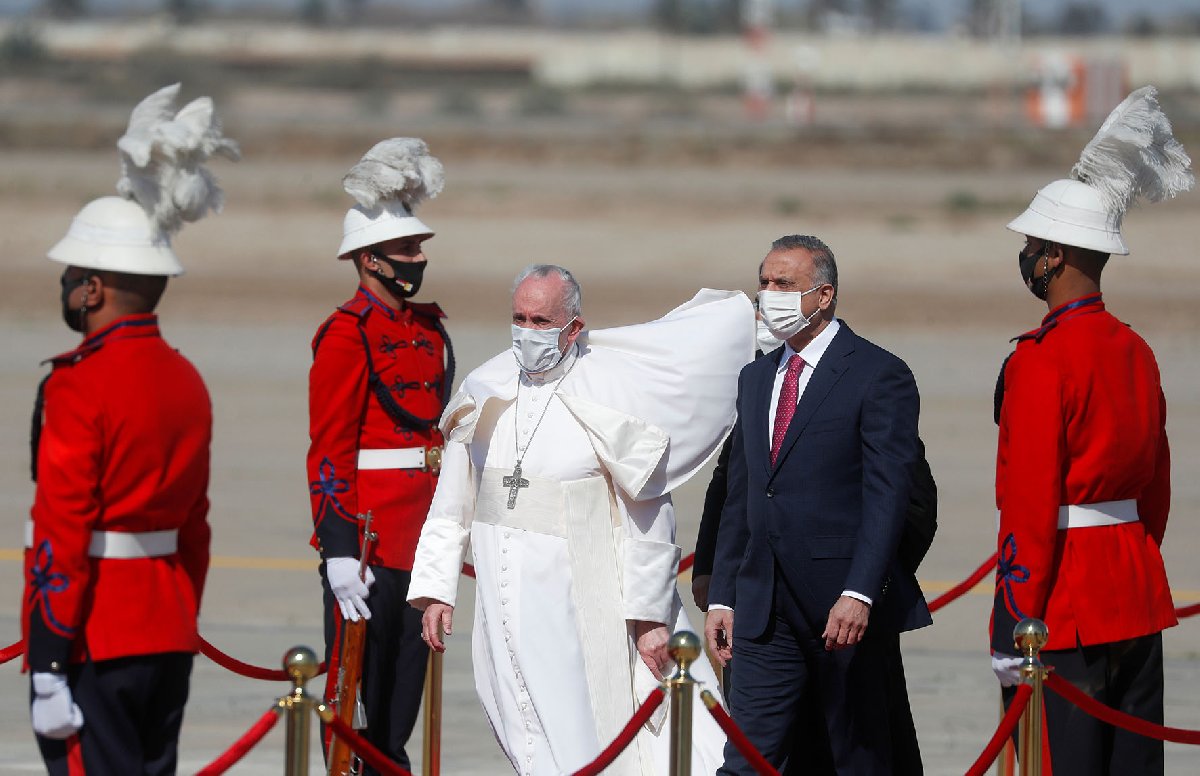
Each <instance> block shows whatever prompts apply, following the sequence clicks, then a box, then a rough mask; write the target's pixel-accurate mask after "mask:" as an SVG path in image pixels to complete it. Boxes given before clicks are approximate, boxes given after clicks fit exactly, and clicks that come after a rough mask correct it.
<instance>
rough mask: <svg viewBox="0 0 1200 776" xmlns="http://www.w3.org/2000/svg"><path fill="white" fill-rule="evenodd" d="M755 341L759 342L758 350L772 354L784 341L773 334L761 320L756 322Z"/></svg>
mask: <svg viewBox="0 0 1200 776" xmlns="http://www.w3.org/2000/svg"><path fill="white" fill-rule="evenodd" d="M754 339H755V340H756V341H757V342H758V349H759V350H761V351H762V352H763V353H770V352H771V351H772V350H774V349H775V348H777V347H779V346H780V345H782V344H783V340H781V339H779V338H778V337H776V336H775V335H774V334H772V333H771V330H770V329H768V328H767V324H765V323H763V322H762V319H761V318H759V319H758V320H757V321H755V322H754Z"/></svg>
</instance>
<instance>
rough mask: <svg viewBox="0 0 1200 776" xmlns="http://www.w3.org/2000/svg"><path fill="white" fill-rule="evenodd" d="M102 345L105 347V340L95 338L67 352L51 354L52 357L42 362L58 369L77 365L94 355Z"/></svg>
mask: <svg viewBox="0 0 1200 776" xmlns="http://www.w3.org/2000/svg"><path fill="white" fill-rule="evenodd" d="M102 347H104V340H103V339H99V340H95V341H93V342H88V343H86V344H83V345H80V346H79V347H77V348H75V349H74V350H68V351H67V352H66V353H60V354H58V355H57V356H51V357H50V358H47V359H45V360H44V361H42V363H43V364H50V365H51V366H53V367H54V368H55V369H58V368H59V367H60V366H75V365H76V364H78V363H79V362H80V361H82V360H84V359H85V358H87V357H88V356H90V355H92V354H93V353H95V352H96V351H97V350H99V349H100V348H102Z"/></svg>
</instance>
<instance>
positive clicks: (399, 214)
mask: <svg viewBox="0 0 1200 776" xmlns="http://www.w3.org/2000/svg"><path fill="white" fill-rule="evenodd" d="M444 183H445V173H444V171H443V170H442V163H441V162H440V161H438V159H437V157H436V156H433V155H432V154H430V153H429V146H427V145H426V144H425V141H424V140H421V139H420V138H415V137H393V138H389V139H387V140H383V141H380V142H379V143H376V144H375V146H374V147H372V148H371V150H370V151H367V153H366V154H364V155H363V158H362V159H360V160H359V161H358V163H357V164H355V165H354V166H353V167H351V168H350V171H349V172H347V173H346V175H345V177H344V178H342V187H343V188H344V189H345V190H346V193H347V194H349V195H350V196H352V197H354V199H355V200H357V203H356V204H355V205H354V207H352V208H350V209H349V210H348V211H346V217H345V218H344V219H342V243H341V245H340V246H338V254H337V255H338V258H339V259H348V258H350V256H351V255H352V253H353V252H354V251H355V250H357V249H359V248H366V247H367V246H369V245H377V244H378V243H381V242H386V241H387V240H394V239H396V238H398V237H412V236H414V235H428V236H430V237H432V236H433V234H434V231H433V230H432V229H430V228H429V227H428V226H426V225H425V223H424V222H423V221H421V219H419V218H417V217H416V216H415V215H413V208H415V207H416V206H417V205H418V204H419V203H421V202H422V201H424V200H425V199H428V198H431V197H436V196H437V195H438V194H439V193H440V192H441V190H442V186H443V185H444Z"/></svg>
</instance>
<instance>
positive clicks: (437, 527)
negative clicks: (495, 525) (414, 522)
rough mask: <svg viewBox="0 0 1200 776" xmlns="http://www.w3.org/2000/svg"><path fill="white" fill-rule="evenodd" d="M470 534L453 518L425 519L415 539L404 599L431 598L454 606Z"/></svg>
mask: <svg viewBox="0 0 1200 776" xmlns="http://www.w3.org/2000/svg"><path fill="white" fill-rule="evenodd" d="M470 538H471V534H470V533H469V532H468V531H466V530H464V529H463V527H462V526H461V525H459V524H458V523H456V522H454V521H451V520H446V519H444V518H440V517H431V518H429V519H428V520H426V521H425V526H424V527H423V528H422V529H421V538H420V539H419V540H418V541H417V553H416V558H415V559H414V560H413V569H412V580H411V581H410V582H409V583H408V595H407V600H408V601H410V602H411V601H415V600H417V599H418V598H432V599H434V600H436V601H441V602H442V603H446V604H450V605H451V606H454V603H455V599H457V597H458V578H459V576H460V575H461V574H462V564H463V558H464V557H465V556H466V554H467V542H468V540H469V539H470Z"/></svg>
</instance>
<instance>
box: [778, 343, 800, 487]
mask: <svg viewBox="0 0 1200 776" xmlns="http://www.w3.org/2000/svg"><path fill="white" fill-rule="evenodd" d="M803 368H804V359H802V358H800V354H799V353H793V354H792V357H791V358H789V359H788V363H787V374H786V375H784V377H783V387H782V388H780V389H779V402H778V404H776V406H775V428H774V430H773V431H772V432H771V465H772V466H774V465H775V459H776V458H778V457H779V448H780V447H782V446H783V437H784V436H785V435H786V434H787V429H788V424H790V423H791V422H792V416H793V415H795V414H796V401H797V399H798V398H799V395H800V370H801V369H803Z"/></svg>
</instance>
